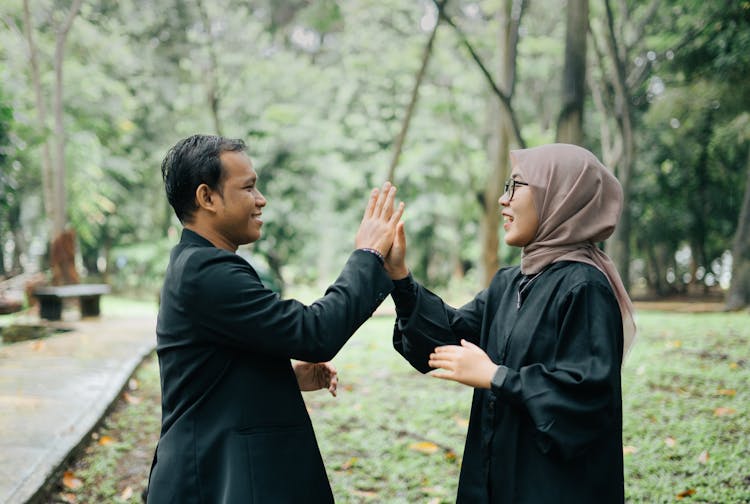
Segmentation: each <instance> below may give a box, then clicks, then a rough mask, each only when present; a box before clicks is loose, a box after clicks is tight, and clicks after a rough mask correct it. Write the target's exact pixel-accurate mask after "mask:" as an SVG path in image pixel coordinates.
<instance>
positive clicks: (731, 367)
mask: <svg viewBox="0 0 750 504" xmlns="http://www.w3.org/2000/svg"><path fill="white" fill-rule="evenodd" d="M738 367H740V365H739V364H737V363H736V362H730V363H729V369H737V368H738Z"/></svg>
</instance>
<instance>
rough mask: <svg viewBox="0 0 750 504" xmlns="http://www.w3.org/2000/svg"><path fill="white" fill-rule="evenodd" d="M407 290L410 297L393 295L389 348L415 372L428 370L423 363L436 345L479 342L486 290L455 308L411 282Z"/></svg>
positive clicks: (404, 294)
mask: <svg viewBox="0 0 750 504" xmlns="http://www.w3.org/2000/svg"><path fill="white" fill-rule="evenodd" d="M411 288H412V289H413V291H412V295H411V296H410V295H409V294H408V293H406V292H400V293H399V294H398V295H394V296H393V297H394V302H395V303H396V313H397V314H398V318H397V319H396V323H395V326H394V328H393V347H394V348H395V349H396V351H397V352H398V353H400V354H401V355H402V356H403V357H404V358H405V359H406V360H407V361H409V363H410V364H411V365H412V366H414V368H415V369H417V370H418V371H420V372H422V373H427V372H429V371H432V368H431V367H430V366H429V365H428V364H427V361H428V360H429V357H430V353H432V351H433V350H434V349H435V347H437V346H441V345H459V344H460V342H461V339H465V340H467V341H470V342H472V343H475V344H478V343H479V334H480V328H481V324H482V315H483V313H484V306H485V302H486V298H487V291H486V290H485V291H482V292H481V293H479V294H478V295H477V297H475V298H474V299H473V300H472V301H470V302H468V303H466V304H465V305H464V306H462V307H461V308H458V309H456V308H453V307H451V306H449V305H448V304H446V303H445V302H444V301H443V300H442V299H441V298H440V297H439V296H437V295H435V294H433V293H432V292H430V291H429V290H428V289H426V288H425V287H423V286H421V285H419V284H418V283H416V282H414V281H413V280H412V287H411Z"/></svg>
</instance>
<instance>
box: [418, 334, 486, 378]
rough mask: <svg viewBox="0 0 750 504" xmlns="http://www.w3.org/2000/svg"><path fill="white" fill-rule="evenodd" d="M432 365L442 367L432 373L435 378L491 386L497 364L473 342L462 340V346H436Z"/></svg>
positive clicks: (431, 359)
mask: <svg viewBox="0 0 750 504" xmlns="http://www.w3.org/2000/svg"><path fill="white" fill-rule="evenodd" d="M428 364H429V365H430V367H432V368H435V369H440V370H441V371H439V372H437V373H432V376H434V377H435V378H440V379H443V380H453V381H457V382H459V383H463V384H464V385H468V386H470V387H474V388H485V389H488V388H490V384H491V382H492V377H493V376H495V373H496V372H497V367H498V366H497V364H495V363H494V362H492V360H491V359H490V357H489V355H487V353H486V352H485V351H484V350H482V349H481V348H479V347H478V346H476V345H475V344H473V343H469V342H468V341H466V340H461V346H458V345H446V346H439V347H437V348H435V351H434V352H433V353H431V354H430V360H429V362H428Z"/></svg>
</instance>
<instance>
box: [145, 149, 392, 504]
mask: <svg viewBox="0 0 750 504" xmlns="http://www.w3.org/2000/svg"><path fill="white" fill-rule="evenodd" d="M245 149H246V147H245V144H244V143H243V142H242V141H241V140H229V139H226V138H222V137H216V136H207V135H195V136H191V137H189V138H186V139H184V140H181V141H180V142H178V143H177V144H176V145H175V146H174V147H172V149H170V151H169V152H168V153H167V156H166V158H165V159H164V161H163V163H162V168H161V169H162V176H163V178H164V184H165V188H166V193H167V198H168V200H169V203H170V204H171V205H172V207H173V208H174V211H175V213H176V215H177V217H178V218H179V220H180V222H181V223H182V224H183V227H184V230H183V232H182V237H181V239H180V243H179V244H178V245H177V246H176V247H175V248H174V249H173V250H172V254H171V256H170V261H169V266H168V267H167V272H166V276H165V280H164V286H163V288H162V293H161V306H160V309H159V316H158V321H157V326H156V333H157V354H158V357H159V367H160V372H161V389H162V427H161V436H160V439H159V444H158V445H157V449H156V454H155V456H154V463H153V466H152V469H151V474H150V478H149V488H148V490H147V493H148V502H149V503H154V504H164V503H172V502H174V503H180V504H187V503H194V502H195V503H209V502H210V503H213V502H221V503H250V502H255V503H258V502H261V503H265V502H268V503H274V504H277V503H286V502H289V503H292V502H295V503H297V502H305V503H318V502H320V503H329V502H333V497H332V494H331V489H330V485H329V483H328V478H327V476H326V472H325V468H324V467H323V462H322V459H321V455H320V451H319V449H318V445H317V442H316V440H315V434H314V432H313V429H312V424H311V422H310V418H309V416H308V414H307V409H306V407H305V404H304V402H303V399H302V395H301V393H300V389H303V390H314V389H319V388H325V387H328V388H329V390H331V392H332V393H333V392H335V385H336V381H335V380H336V377H335V370H334V369H333V368H332V367H330V366H328V365H326V364H309V363H307V362H298V363H296V364H295V368H293V366H292V364H291V363H290V359H296V360H299V361H309V362H313V363H321V362H325V361H328V360H330V359H331V358H333V356H334V355H336V353H337V352H338V351H339V350H340V349H341V347H342V346H343V345H344V343H346V341H347V340H348V339H349V337H351V335H352V334H353V333H354V332H355V331H356V329H357V328H358V327H359V326H360V325H361V324H362V323H363V322H364V321H365V320H367V318H369V317H370V316H371V315H372V313H373V311H374V310H375V308H376V307H377V306H378V305H379V304H380V303H381V302H382V301H383V299H385V297H386V296H387V295H388V294H389V293H390V292H391V290H392V289H393V283H392V281H391V280H390V278H389V276H388V275H387V274H386V272H385V270H384V268H383V256H384V255H386V254H387V253H388V251H389V249H390V247H391V244H392V242H393V237H394V233H395V229H396V225H397V224H398V222H399V220H400V218H401V214H402V213H403V208H404V207H403V203H401V204H400V205H399V207H398V208H397V209H394V197H395V191H396V189H395V188H394V187H392V186H391V185H390V184H389V183H386V184H385V185H384V186H383V189H382V191H379V190H377V189H375V190H373V191H372V193H371V196H370V200H369V202H368V205H367V209H366V210H365V214H364V217H363V218H362V222H361V224H360V227H359V230H358V232H357V235H356V238H355V247H356V250H354V251H353V252H352V254H351V256H350V257H349V259H348V261H347V263H346V265H345V266H344V269H343V271H342V272H341V275H340V276H339V277H338V279H337V280H336V281H335V282H334V283H333V285H331V287H329V289H328V290H327V291H326V293H325V295H324V296H323V297H322V298H320V299H319V300H317V301H316V302H314V303H313V304H311V305H309V306H305V305H303V304H301V303H299V302H298V301H295V300H285V301H282V300H280V299H279V297H278V295H276V294H274V293H273V292H271V291H270V290H268V289H266V288H265V287H264V286H263V284H262V283H261V281H260V278H259V277H258V275H257V273H256V272H255V270H254V269H253V268H252V267H251V266H250V265H249V264H248V263H247V261H245V260H244V259H242V258H240V257H239V256H238V255H237V254H235V251H236V250H237V247H238V246H240V245H242V244H245V243H251V242H254V241H256V240H258V239H259V238H260V237H261V228H262V226H263V221H262V219H261V217H262V213H263V207H265V205H266V200H265V198H264V197H263V195H262V194H261V193H260V191H259V190H258V185H257V184H258V177H257V174H256V172H255V170H254V169H253V166H252V163H251V161H250V158H249V157H248V155H247V154H246V152H245Z"/></svg>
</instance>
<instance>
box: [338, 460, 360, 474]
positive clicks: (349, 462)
mask: <svg viewBox="0 0 750 504" xmlns="http://www.w3.org/2000/svg"><path fill="white" fill-rule="evenodd" d="M357 460H359V459H358V458H357V457H352V458H350V459H349V460H347V461H346V462H344V463H343V464H341V470H342V471H348V470H349V469H351V468H352V467H354V464H356V463H357Z"/></svg>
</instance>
